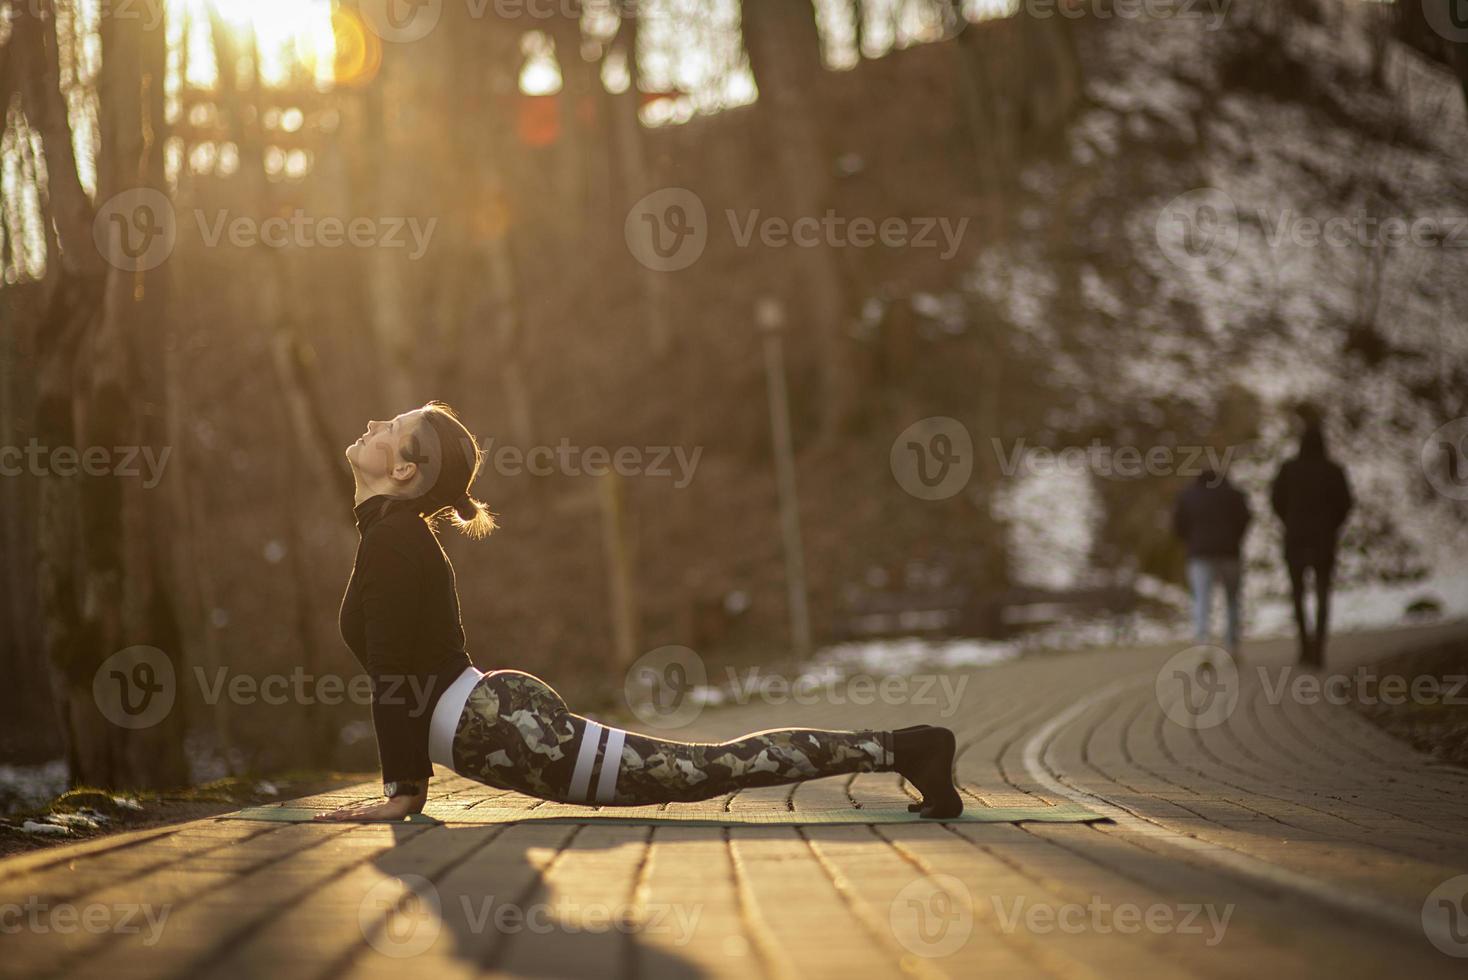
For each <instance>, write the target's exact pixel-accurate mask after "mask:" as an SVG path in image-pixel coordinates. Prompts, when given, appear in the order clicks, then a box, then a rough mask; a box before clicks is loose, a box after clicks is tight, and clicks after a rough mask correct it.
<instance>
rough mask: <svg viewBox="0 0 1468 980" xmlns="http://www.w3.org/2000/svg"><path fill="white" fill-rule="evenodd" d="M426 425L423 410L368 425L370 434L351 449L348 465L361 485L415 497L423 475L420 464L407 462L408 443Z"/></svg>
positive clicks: (355, 443)
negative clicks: (414, 494)
mask: <svg viewBox="0 0 1468 980" xmlns="http://www.w3.org/2000/svg"><path fill="white" fill-rule="evenodd" d="M420 427H421V428H428V429H431V426H425V425H424V420H423V410H422V409H417V410H415V411H412V412H404V413H403V414H402V415H399V416H397V417H396V418H393V419H390V420H388V421H386V422H377V421H372V422H368V423H367V431H366V432H364V433H362V435H361V436H359V437H358V438H357V441H356V442H354V443H352V444H351V445H350V446H348V447H347V462H349V463H351V464H352V470H353V471H354V472H355V474H356V476H357V480H358V482H359V483H361V484H363V485H364V486H367V487H370V488H372V489H373V490H376V491H378V492H380V493H389V494H393V495H395V496H406V495H412V494H413V493H414V492H415V490H416V484H417V482H418V480H419V477H420V476H421V475H422V474H421V472H420V469H419V466H418V463H416V462H412V461H410V460H408V459H405V458H404V457H405V455H412V454H411V453H405V452H404V448H405V446H404V444H405V443H407V442H408V441H409V440H410V439H411V438H412V437H413V436H415V435H419V434H420Z"/></svg>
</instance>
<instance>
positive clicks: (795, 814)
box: [217, 803, 1107, 827]
mask: <svg viewBox="0 0 1468 980" xmlns="http://www.w3.org/2000/svg"><path fill="white" fill-rule="evenodd" d="M568 811H569V812H568ZM320 812H321V811H320V810H317V809H307V808H305V807H292V806H278V805H277V806H253V807H248V808H246V809H244V810H237V811H235V812H234V813H226V814H224V815H222V816H220V817H218V818H217V819H219V820H271V821H276V822H280V823H307V822H309V821H310V820H311V819H312V818H313V817H314V816H315V815H316V814H318V813H320ZM1106 820H1107V818H1106V817H1103V816H1101V815H1100V814H1096V813H1092V812H1091V811H1090V810H1087V809H1085V808H1084V807H1079V806H1075V805H1074V804H1069V803H1064V804H1060V805H1058V806H1030V807H1013V806H1005V807H987V806H973V805H969V806H968V807H967V808H966V809H965V810H964V811H963V815H962V816H959V817H954V818H952V819H951V820H925V819H923V818H922V817H920V816H918V815H917V814H916V813H909V812H908V811H907V809H906V808H905V807H903V808H897V807H881V808H872V807H869V808H863V809H860V810H858V809H856V808H855V807H843V808H841V809H833V810H742V811H732V812H728V813H718V812H713V813H711V812H709V811H707V810H702V811H682V812H677V811H666V810H664V811H656V812H651V813H647V812H644V813H637V814H635V815H628V814H625V813H618V812H617V811H616V810H596V809H593V808H591V807H586V808H584V809H582V808H573V807H565V806H560V807H556V808H555V809H553V810H539V809H536V810H530V809H525V808H524V807H514V808H510V807H489V806H476V807H471V808H469V809H467V810H457V811H448V812H444V811H440V815H439V816H437V817H434V816H429V815H427V814H422V813H418V814H414V815H413V816H411V817H409V818H408V820H407V821H404V822H407V823H427V824H436V823H447V824H455V825H474V824H509V823H551V824H568V823H571V824H574V823H587V824H609V825H613V826H630V827H646V826H678V827H730V826H763V827H769V826H786V827H788V826H801V825H812V824H893V823H1102V822H1105V821H1106ZM363 822H383V821H363Z"/></svg>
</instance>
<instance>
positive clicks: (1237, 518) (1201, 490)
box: [1172, 471, 1250, 558]
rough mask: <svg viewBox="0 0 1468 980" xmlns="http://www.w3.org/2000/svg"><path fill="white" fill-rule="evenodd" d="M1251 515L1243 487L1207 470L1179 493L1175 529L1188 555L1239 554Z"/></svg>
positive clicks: (1175, 511)
mask: <svg viewBox="0 0 1468 980" xmlns="http://www.w3.org/2000/svg"><path fill="white" fill-rule="evenodd" d="M1249 516H1250V515H1249V502H1248V500H1247V499H1246V498H1245V497H1244V494H1243V491H1241V490H1240V489H1239V488H1238V487H1236V486H1234V485H1233V484H1232V483H1230V482H1229V480H1228V478H1227V477H1221V476H1219V475H1218V474H1217V473H1214V472H1212V471H1208V472H1204V473H1200V474H1199V475H1198V478H1197V479H1196V480H1194V481H1193V482H1192V483H1190V484H1188V486H1187V489H1185V490H1183V492H1182V493H1180V494H1178V498H1177V506H1176V507H1175V508H1174V509H1173V514H1172V529H1173V530H1174V531H1175V532H1176V533H1177V536H1178V537H1179V538H1182V540H1183V542H1184V543H1185V544H1186V545H1187V547H1188V557H1189V558H1237V557H1239V547H1240V546H1241V545H1242V544H1243V541H1244V532H1245V531H1246V530H1248V527H1249Z"/></svg>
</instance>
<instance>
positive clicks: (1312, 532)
mask: <svg viewBox="0 0 1468 980" xmlns="http://www.w3.org/2000/svg"><path fill="white" fill-rule="evenodd" d="M1270 500H1271V503H1272V504H1273V505H1274V512H1275V513H1276V514H1278V515H1279V519H1280V520H1281V521H1283V522H1284V529H1285V534H1284V553H1285V564H1286V565H1287V566H1288V567H1289V570H1290V595H1291V597H1292V599H1293V601H1294V605H1295V626H1296V627H1297V628H1298V629H1299V632H1300V662H1301V663H1302V664H1309V665H1312V666H1321V665H1323V664H1324V663H1325V638H1326V636H1327V634H1328V633H1329V627H1330V587H1331V579H1332V577H1333V575H1334V574H1335V553H1336V542H1337V540H1338V539H1339V537H1340V531H1341V525H1343V524H1345V523H1346V516H1347V515H1348V514H1350V512H1351V506H1352V503H1353V500H1352V498H1351V484H1350V481H1348V480H1347V479H1346V471H1345V470H1344V469H1342V468H1341V466H1340V464H1338V463H1336V462H1335V461H1334V460H1332V459H1331V458H1330V457H1329V456H1328V455H1327V454H1326V451H1325V434H1324V433H1323V432H1322V431H1321V428H1320V423H1319V422H1318V421H1315V420H1311V421H1309V422H1307V423H1306V426H1305V431H1304V433H1303V434H1302V435H1301V436H1300V451H1299V453H1298V454H1297V455H1296V456H1295V457H1294V458H1293V459H1291V460H1288V461H1287V462H1286V463H1285V464H1284V465H1283V466H1281V467H1280V468H1279V475H1278V476H1276V477H1275V478H1274V489H1273V490H1272V491H1271V493H1270ZM1306 571H1313V572H1314V576H1315V629H1314V631H1313V632H1312V631H1311V630H1310V629H1309V626H1308V624H1307V623H1306V621H1305V573H1306Z"/></svg>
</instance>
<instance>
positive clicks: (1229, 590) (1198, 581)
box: [1172, 469, 1250, 657]
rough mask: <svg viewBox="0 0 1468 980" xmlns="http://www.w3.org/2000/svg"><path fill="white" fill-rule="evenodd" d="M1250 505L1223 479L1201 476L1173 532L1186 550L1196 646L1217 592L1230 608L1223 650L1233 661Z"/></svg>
mask: <svg viewBox="0 0 1468 980" xmlns="http://www.w3.org/2000/svg"><path fill="white" fill-rule="evenodd" d="M1249 518H1250V515H1249V502H1248V500H1247V499H1245V497H1244V494H1243V491H1241V490H1239V488H1238V487H1236V486H1234V484H1233V483H1232V482H1230V481H1229V479H1228V477H1227V475H1225V474H1220V473H1216V472H1214V471H1213V470H1211V469H1209V470H1205V471H1203V472H1202V473H1200V474H1198V477H1197V479H1195V480H1194V481H1193V482H1192V483H1190V484H1188V486H1187V488H1186V489H1185V490H1183V492H1182V493H1180V494H1178V498H1177V506H1176V507H1175V508H1174V510H1173V516H1172V526H1173V530H1174V531H1175V532H1176V534H1177V536H1178V537H1179V538H1181V539H1182V540H1183V543H1184V544H1186V545H1187V549H1188V584H1189V585H1190V586H1191V587H1192V590H1193V629H1194V636H1195V638H1196V640H1197V642H1198V643H1207V642H1209V640H1210V638H1211V631H1210V628H1209V624H1210V621H1211V619H1212V611H1213V592H1214V588H1215V586H1219V585H1221V586H1222V587H1223V595H1224V599H1225V601H1226V605H1227V608H1228V626H1227V628H1226V631H1225V633H1224V645H1225V647H1227V649H1228V652H1229V654H1230V655H1232V656H1235V657H1237V656H1238V654H1239V643H1240V641H1241V640H1242V639H1243V596H1242V592H1243V566H1242V564H1241V562H1240V560H1239V550H1240V547H1241V546H1242V544H1243V541H1244V532H1245V531H1246V530H1247V529H1248V527H1249Z"/></svg>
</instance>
